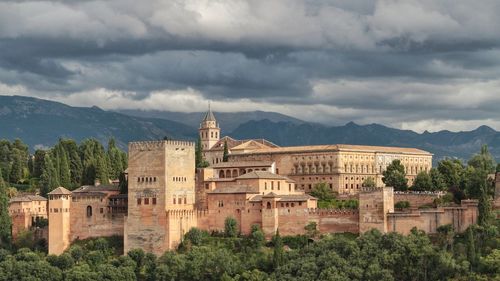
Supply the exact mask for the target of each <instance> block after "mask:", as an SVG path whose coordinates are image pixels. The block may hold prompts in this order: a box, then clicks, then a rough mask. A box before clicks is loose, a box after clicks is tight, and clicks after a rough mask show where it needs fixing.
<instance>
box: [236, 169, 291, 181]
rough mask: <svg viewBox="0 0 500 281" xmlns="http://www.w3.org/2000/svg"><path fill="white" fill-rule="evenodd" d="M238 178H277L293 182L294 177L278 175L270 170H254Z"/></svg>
mask: <svg viewBox="0 0 500 281" xmlns="http://www.w3.org/2000/svg"><path fill="white" fill-rule="evenodd" d="M236 179H237V180H240V179H276V180H287V181H290V182H293V180H292V179H290V178H288V177H285V176H282V175H277V174H273V173H271V172H268V171H253V172H250V173H246V174H243V175H241V176H239V177H237V178H236Z"/></svg>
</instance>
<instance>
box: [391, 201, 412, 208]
mask: <svg viewBox="0 0 500 281" xmlns="http://www.w3.org/2000/svg"><path fill="white" fill-rule="evenodd" d="M394 208H396V209H400V210H403V209H408V208H410V202H408V201H399V202H397V203H396V204H394Z"/></svg>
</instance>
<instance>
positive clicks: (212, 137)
mask: <svg viewBox="0 0 500 281" xmlns="http://www.w3.org/2000/svg"><path fill="white" fill-rule="evenodd" d="M199 132H200V139H201V147H202V148H203V150H208V149H210V148H212V147H213V146H214V145H215V144H216V143H217V142H218V141H219V139H220V128H219V124H217V120H215V116H214V114H213V113H212V110H211V109H210V104H208V111H207V113H206V114H205V117H204V118H203V121H201V124H200V129H199Z"/></svg>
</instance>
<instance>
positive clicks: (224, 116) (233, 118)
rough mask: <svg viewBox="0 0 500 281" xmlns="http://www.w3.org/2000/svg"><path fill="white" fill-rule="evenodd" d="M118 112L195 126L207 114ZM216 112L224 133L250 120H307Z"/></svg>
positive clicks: (299, 121) (285, 116)
mask: <svg viewBox="0 0 500 281" xmlns="http://www.w3.org/2000/svg"><path fill="white" fill-rule="evenodd" d="M117 112H120V113H123V114H127V115H131V116H137V117H147V118H160V119H166V120H172V121H176V122H179V123H183V124H186V125H188V126H191V127H193V128H198V127H199V126H200V121H201V119H203V116H205V112H189V113H186V112H173V111H159V110H130V109H124V110H119V111H117ZM214 114H215V116H216V118H217V122H219V123H220V124H221V131H222V133H223V134H226V133H229V132H231V131H233V130H234V129H236V128H237V127H238V126H239V125H241V124H244V123H246V122H249V121H258V120H264V119H267V120H270V121H272V122H290V123H292V124H304V123H306V122H305V121H302V120H299V119H297V118H293V117H290V116H287V115H284V114H280V113H276V112H266V111H243V112H216V111H214Z"/></svg>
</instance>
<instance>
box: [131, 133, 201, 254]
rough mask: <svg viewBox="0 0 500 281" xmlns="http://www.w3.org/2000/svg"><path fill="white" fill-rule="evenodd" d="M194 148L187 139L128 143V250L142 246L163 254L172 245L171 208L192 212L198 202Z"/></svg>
mask: <svg viewBox="0 0 500 281" xmlns="http://www.w3.org/2000/svg"><path fill="white" fill-rule="evenodd" d="M194 149H195V148H194V143H193V142H187V141H170V140H169V141H148V142H132V143H130V144H129V149H128V151H129V161H128V163H129V165H128V215H127V218H126V221H125V231H124V249H125V252H127V251H129V250H131V249H134V248H141V249H143V250H145V251H146V252H151V253H155V254H158V255H160V254H162V253H163V252H164V251H166V250H168V249H170V248H171V245H173V243H172V241H171V240H172V237H171V235H170V234H171V232H172V229H171V225H170V223H169V217H168V212H169V211H173V210H177V211H191V212H192V211H193V206H194V203H195V156H194V154H195V153H194ZM187 230H189V229H187ZM187 230H185V231H187ZM176 232H179V231H178V230H176ZM177 236H179V235H177ZM177 236H176V238H177V239H179V237H177Z"/></svg>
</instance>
